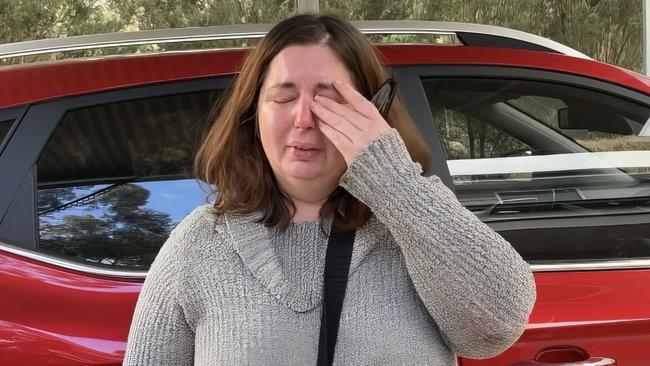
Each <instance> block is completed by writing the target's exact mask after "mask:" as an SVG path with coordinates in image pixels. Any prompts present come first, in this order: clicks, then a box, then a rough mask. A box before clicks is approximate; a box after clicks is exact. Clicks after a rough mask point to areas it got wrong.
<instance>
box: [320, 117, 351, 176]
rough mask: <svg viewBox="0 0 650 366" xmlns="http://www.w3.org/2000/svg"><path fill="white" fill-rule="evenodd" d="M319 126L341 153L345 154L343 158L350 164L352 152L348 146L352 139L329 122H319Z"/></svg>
mask: <svg viewBox="0 0 650 366" xmlns="http://www.w3.org/2000/svg"><path fill="white" fill-rule="evenodd" d="M318 128H319V129H320V131H321V132H322V133H323V135H325V137H327V139H328V140H330V141H331V142H332V144H333V145H334V146H335V147H336V149H337V150H338V151H339V152H340V153H341V155H343V158H344V159H345V161H346V163H347V165H348V166H349V165H350V161H349V160H350V159H349V156H350V155H351V154H350V153H349V150H350V149H349V148H348V145H350V143H351V141H350V140H349V139H348V138H347V137H346V136H345V135H344V134H342V133H341V132H340V131H338V130H337V129H335V128H333V127H332V126H330V125H328V124H327V123H319V124H318Z"/></svg>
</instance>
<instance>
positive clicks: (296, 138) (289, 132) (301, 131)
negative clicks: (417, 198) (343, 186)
mask: <svg viewBox="0 0 650 366" xmlns="http://www.w3.org/2000/svg"><path fill="white" fill-rule="evenodd" d="M335 80H342V81H345V82H348V83H350V84H352V80H351V78H350V73H349V72H348V70H347V69H346V67H345V66H344V65H343V63H342V62H341V61H340V60H339V58H338V57H337V56H336V54H335V53H334V52H333V51H332V50H331V49H330V48H329V47H327V46H323V45H306V46H302V45H293V46H289V47H286V48H285V49H283V50H282V51H280V52H279V53H278V54H277V55H276V56H275V58H274V59H273V60H272V61H271V64H270V65H269V68H268V73H267V76H266V79H265V80H264V82H263V84H262V88H261V90H260V96H259V100H258V102H257V117H258V123H259V130H260V139H261V141H262V147H263V148H264V152H265V153H266V157H267V158H268V160H269V163H270V164H271V168H272V169H273V173H274V174H275V177H276V179H277V180H278V183H279V184H280V187H288V186H291V187H299V186H302V184H314V185H316V186H318V187H320V188H321V189H322V188H326V189H331V190H334V188H336V187H337V185H338V182H339V179H340V177H341V175H342V174H343V173H344V172H345V170H346V168H347V166H346V163H345V160H344V159H343V156H342V155H341V153H339V151H338V150H337V149H336V147H335V146H334V145H333V144H332V143H331V142H330V141H329V140H328V139H327V138H326V137H325V135H323V134H322V133H321V131H320V129H319V128H318V120H317V119H316V117H315V116H314V114H313V113H312V111H311V107H310V105H311V103H312V101H313V100H314V96H316V95H324V96H327V97H329V98H332V99H334V100H336V101H338V102H339V103H342V102H343V100H342V97H341V96H340V95H339V93H338V92H337V91H336V90H335V89H334V87H333V86H332V82H333V81H335Z"/></svg>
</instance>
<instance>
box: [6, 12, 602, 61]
mask: <svg viewBox="0 0 650 366" xmlns="http://www.w3.org/2000/svg"><path fill="white" fill-rule="evenodd" d="M352 24H354V25H355V26H356V27H357V28H358V29H359V30H360V31H361V32H362V33H364V34H432V35H455V34H457V33H474V34H483V35H491V36H497V37H503V38H509V39H513V40H518V41H523V42H527V43H531V44H534V45H538V46H541V47H544V48H547V49H550V50H553V51H555V52H559V53H562V54H565V55H569V56H574V57H579V58H589V57H588V56H586V55H585V54H583V53H581V52H579V51H577V50H574V49H572V48H570V47H568V46H565V45H563V44H561V43H558V42H555V41H552V40H550V39H546V38H544V37H540V36H538V35H534V34H530V33H526V32H522V31H517V30H514V29H508V28H503V27H497V26H491V25H484V24H471V23H459V22H437V21H408V20H377V21H358V22H352ZM272 27H273V24H244V25H228V26H211V27H194V28H171V29H157V30H145V31H135V32H117V33H105V34H90V35H82V36H72V37H61V38H52V39H42V40H33V41H24V42H16V43H8V44H3V45H0V58H12V57H21V56H30V55H39V54H47V53H54V52H64V51H78V50H88V49H98V48H107V47H118V46H135V45H144V44H162V43H178V42H196V41H214V40H234V39H255V38H262V37H264V35H266V33H267V32H268V31H269V30H270V29H271V28H272Z"/></svg>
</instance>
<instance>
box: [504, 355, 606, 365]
mask: <svg viewBox="0 0 650 366" xmlns="http://www.w3.org/2000/svg"><path fill="white" fill-rule="evenodd" d="M510 366H616V361H615V360H613V359H611V358H607V357H590V358H589V359H587V360H582V361H572V362H543V361H534V360H529V361H519V362H515V363H513V364H510Z"/></svg>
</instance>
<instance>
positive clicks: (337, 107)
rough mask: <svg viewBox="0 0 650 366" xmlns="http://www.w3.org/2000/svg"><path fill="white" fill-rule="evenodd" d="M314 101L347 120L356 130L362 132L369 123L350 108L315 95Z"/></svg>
mask: <svg viewBox="0 0 650 366" xmlns="http://www.w3.org/2000/svg"><path fill="white" fill-rule="evenodd" d="M314 100H315V101H316V102H317V103H318V104H320V105H322V106H323V107H324V108H325V109H327V110H329V111H330V112H332V113H334V114H336V115H338V116H340V117H342V118H344V119H345V120H347V121H348V122H349V123H350V124H351V125H352V126H354V127H355V128H356V129H357V130H362V129H363V128H364V127H365V126H367V124H368V123H370V121H369V120H368V119H367V118H366V117H364V116H363V115H362V114H361V113H359V112H357V111H356V110H354V109H352V106H348V105H344V104H341V103H338V102H336V101H335V100H332V99H330V98H328V97H326V96H322V95H317V96H316V97H315V98H314ZM364 122H365V123H364Z"/></svg>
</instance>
